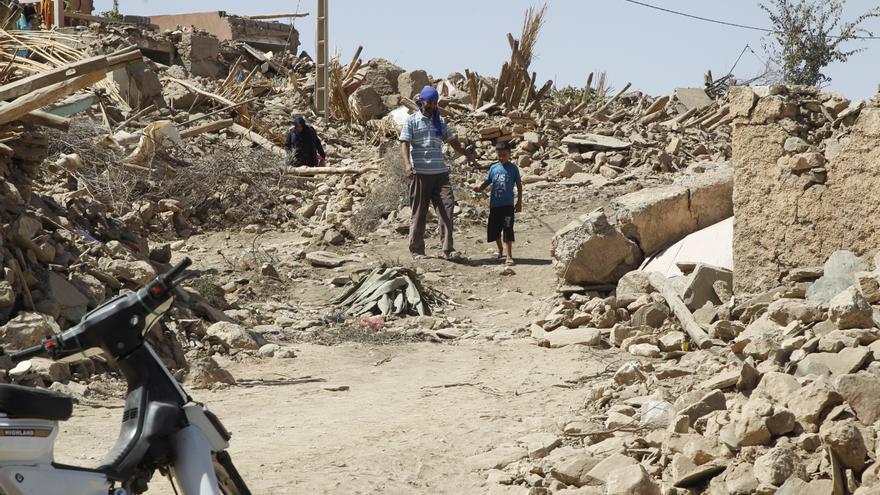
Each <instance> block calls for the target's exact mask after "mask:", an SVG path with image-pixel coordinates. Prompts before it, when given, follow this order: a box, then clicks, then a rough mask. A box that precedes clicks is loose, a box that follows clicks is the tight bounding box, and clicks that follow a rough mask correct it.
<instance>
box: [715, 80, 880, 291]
mask: <svg viewBox="0 0 880 495" xmlns="http://www.w3.org/2000/svg"><path fill="white" fill-rule="evenodd" d="M756 90H757V91H756ZM759 93H760V95H759ZM729 98H730V108H731V113H732V114H733V115H734V116H735V117H736V120H735V121H734V131H733V162H734V165H735V168H736V171H735V181H734V183H735V186H734V193H733V204H734V216H735V218H736V221H735V227H734V241H733V242H734V263H735V266H736V270H735V278H734V290H735V291H736V292H737V293H738V294H740V293H755V292H758V291H761V290H766V289H769V288H772V287H775V286H778V285H780V283H782V282H783V281H785V279H786V277H788V276H789V274H790V272H792V271H793V270H794V269H796V268H800V267H805V266H819V265H822V263H823V262H824V261H825V260H826V259H827V258H828V257H829V256H830V255H831V254H832V253H833V252H835V251H838V250H842V249H848V250H850V251H853V252H855V253H856V254H858V255H863V256H871V255H873V254H874V253H875V252H876V251H877V246H878V245H880V214H878V213H880V176H878V174H877V170H878V169H880V147H878V146H877V144H878V138H880V99H878V98H876V97H875V98H874V99H872V100H870V101H868V102H861V103H857V104H851V103H850V102H849V101H848V100H846V99H844V98H842V97H840V96H837V95H834V94H831V93H825V92H820V91H818V90H816V89H815V88H804V87H763V88H755V89H753V88H748V87H735V88H732V89H731V92H730V95H729Z"/></svg>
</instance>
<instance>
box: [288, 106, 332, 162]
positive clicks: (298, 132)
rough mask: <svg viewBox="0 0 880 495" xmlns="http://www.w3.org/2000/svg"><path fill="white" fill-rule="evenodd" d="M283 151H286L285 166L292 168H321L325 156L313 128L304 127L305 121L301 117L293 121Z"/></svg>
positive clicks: (319, 139)
mask: <svg viewBox="0 0 880 495" xmlns="http://www.w3.org/2000/svg"><path fill="white" fill-rule="evenodd" d="M284 149H285V150H287V164H288V165H292V166H297V165H305V166H308V167H315V166H318V165H320V166H323V165H324V159H325V158H326V156H327V155H326V154H325V153H324V146H322V145H321V138H319V137H318V133H317V132H316V131H315V128H314V127H311V126H309V125H306V119H304V118H302V117H296V118H294V119H293V127H291V128H290V132H289V133H288V134H287V142H285V143H284Z"/></svg>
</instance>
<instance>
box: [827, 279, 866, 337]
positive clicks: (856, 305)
mask: <svg viewBox="0 0 880 495" xmlns="http://www.w3.org/2000/svg"><path fill="white" fill-rule="evenodd" d="M828 317H829V319H830V320H831V321H832V322H833V323H834V324H835V325H836V326H837V328H839V329H841V330H843V329H847V328H872V327H873V326H874V319H873V310H872V309H871V305H870V304H868V301H867V300H865V296H863V295H862V293H861V292H859V291H858V290H857V289H856V288H855V287H849V288H848V289H846V290H844V291H843V292H841V293H840V294H838V295H836V296H834V298H833V299H831V302H830V304H829V309H828Z"/></svg>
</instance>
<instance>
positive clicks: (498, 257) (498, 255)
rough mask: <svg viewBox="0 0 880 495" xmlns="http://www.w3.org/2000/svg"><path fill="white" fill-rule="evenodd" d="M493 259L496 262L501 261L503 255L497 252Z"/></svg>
mask: <svg viewBox="0 0 880 495" xmlns="http://www.w3.org/2000/svg"><path fill="white" fill-rule="evenodd" d="M495 259H496V260H499V261H501V260H503V259H504V253H503V252H501V251H498V252H497V253H495Z"/></svg>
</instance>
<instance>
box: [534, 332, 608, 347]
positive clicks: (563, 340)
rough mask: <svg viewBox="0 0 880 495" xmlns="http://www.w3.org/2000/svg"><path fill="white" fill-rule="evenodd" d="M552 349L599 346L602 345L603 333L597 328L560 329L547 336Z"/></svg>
mask: <svg viewBox="0 0 880 495" xmlns="http://www.w3.org/2000/svg"><path fill="white" fill-rule="evenodd" d="M547 340H548V341H549V342H550V347H553V348H556V347H565V346H569V345H576V344H582V345H589V346H597V345H599V344H601V343H602V332H601V331H600V330H599V329H596V328H560V329H557V330H554V331H552V332H550V333H548V334H547Z"/></svg>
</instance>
